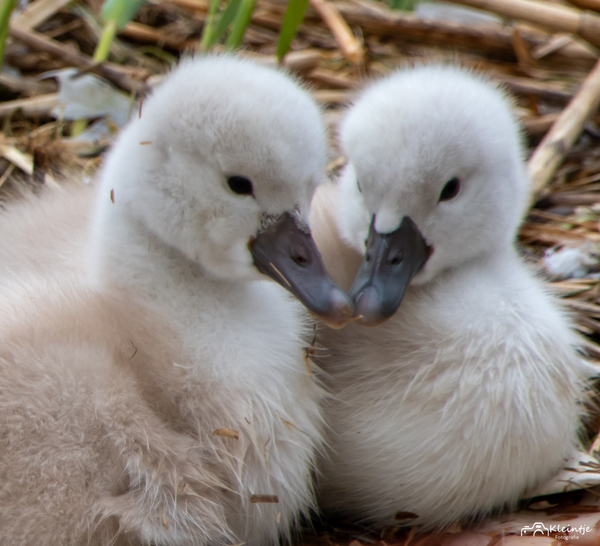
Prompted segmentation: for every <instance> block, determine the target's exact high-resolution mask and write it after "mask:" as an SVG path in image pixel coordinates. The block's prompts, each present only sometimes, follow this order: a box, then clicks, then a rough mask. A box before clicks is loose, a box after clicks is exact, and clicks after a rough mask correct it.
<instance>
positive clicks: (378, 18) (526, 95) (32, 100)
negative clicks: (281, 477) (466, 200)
mask: <svg viewBox="0 0 600 546" xmlns="http://www.w3.org/2000/svg"><path fill="white" fill-rule="evenodd" d="M99 1H100V0H88V1H87V3H86V4H83V3H80V4H69V3H68V2H67V1H65V0H35V1H34V2H33V3H32V4H30V6H29V7H28V8H27V9H26V10H25V11H24V12H22V13H21V14H20V15H19V16H18V17H16V18H15V19H14V20H13V23H12V26H11V38H10V39H9V43H8V45H7V50H6V65H7V67H8V68H11V69H17V70H18V71H19V73H18V74H15V73H13V72H9V71H8V70H4V71H2V72H1V73H0V100H1V101H2V102H0V117H1V118H2V121H3V130H2V134H0V202H5V206H10V203H8V201H10V199H12V198H13V196H14V195H15V193H19V192H23V191H29V190H35V189H36V188H39V187H40V186H42V185H52V184H61V183H64V182H63V180H64V179H65V177H67V178H73V173H75V174H76V177H77V178H78V179H80V178H82V177H83V178H89V177H91V176H92V175H93V173H94V171H95V170H96V168H97V167H98V165H99V164H100V163H101V160H102V156H101V152H102V151H103V150H104V149H105V148H106V146H107V145H109V144H110V138H108V139H105V140H103V141H100V142H91V141H74V140H73V139H71V138H70V137H69V134H70V133H69V132H70V129H71V124H70V122H65V121H60V120H58V121H57V120H54V119H53V118H52V117H51V116H50V110H51V108H52V107H53V106H55V105H56V103H57V97H56V91H57V89H56V85H55V83H54V82H53V80H38V79H37V76H38V75H39V74H40V73H42V72H45V71H48V70H54V69H58V68H64V67H67V66H75V67H77V68H80V69H82V70H85V71H89V72H93V73H96V74H99V75H102V76H104V77H105V78H107V79H109V80H110V81H111V82H112V83H113V84H114V85H116V86H118V87H120V88H121V89H123V90H125V91H127V92H128V93H138V94H139V93H143V91H144V90H145V89H146V88H147V87H148V86H150V85H151V83H152V81H153V77H154V76H156V75H160V74H162V73H164V72H165V71H166V70H167V69H168V65H169V63H170V62H174V61H175V60H176V59H177V58H178V57H179V56H180V55H182V54H184V53H185V52H186V51H190V50H193V49H195V48H196V47H197V44H198V40H199V36H200V33H201V30H202V27H203V24H204V21H205V18H206V12H207V7H208V0H156V1H153V2H150V3H148V4H146V5H145V6H144V7H143V8H142V10H141V11H140V13H139V14H138V17H137V18H136V20H135V22H132V23H130V24H129V25H128V26H127V28H125V30H124V31H122V32H121V33H120V34H119V40H118V41H117V42H116V43H115V44H114V45H113V47H112V49H111V62H108V63H104V64H102V65H95V64H94V63H93V62H92V59H91V55H92V53H93V49H94V46H95V43H96V41H97V40H98V36H99V32H100V31H99V28H98V26H97V23H96V22H95V18H94V17H93V15H92V14H93V13H97V12H98V11H99V7H100V6H99ZM457 3H461V4H470V5H479V6H483V7H485V8H486V9H489V10H491V11H496V12H498V13H500V14H501V15H502V18H501V19H497V20H495V21H487V22H481V23H473V22H470V23H464V22H460V21H458V22H457V21H453V20H450V19H447V18H444V19H435V20H430V19H424V18H420V17H418V16H417V15H415V14H412V13H404V12H392V11H390V10H388V9H387V8H385V6H384V5H383V4H380V3H374V2H370V1H368V0H346V1H341V0H340V1H338V0H311V7H310V8H309V11H308V14H307V17H306V19H305V22H304V24H303V25H302V26H301V28H300V32H299V35H298V36H297V38H296V39H295V41H294V43H293V45H292V49H293V51H292V52H291V53H290V54H288V56H287V58H286V61H285V65H286V66H287V67H288V68H289V70H291V71H292V72H294V73H296V74H297V75H298V76H299V77H300V78H301V79H303V80H304V81H305V82H306V83H307V84H308V85H309V86H311V87H312V90H313V93H314V96H315V97H316V99H317V100H318V101H319V102H320V103H321V104H322V106H323V108H324V110H325V115H326V119H327V120H328V122H329V123H330V124H331V125H332V127H333V126H335V124H336V123H337V121H338V120H339V118H340V116H341V115H342V113H343V111H344V109H345V108H346V105H347V103H348V102H349V101H350V100H351V98H352V96H353V94H354V92H355V90H356V89H357V88H360V86H361V85H362V83H363V81H364V79H365V78H370V77H377V76H379V75H381V74H385V73H387V72H388V71H389V70H390V69H392V68H394V67H397V66H401V65H404V64H407V63H414V62H421V61H426V60H429V59H437V60H440V59H442V60H447V59H450V60H453V61H458V62H460V63H461V64H463V65H466V66H469V67H473V68H474V69H477V70H481V71H484V72H486V73H488V74H489V75H490V77H491V78H492V79H494V80H496V81H498V82H500V83H501V84H502V85H504V86H505V87H506V88H507V90H508V91H509V92H511V93H512V94H513V95H514V96H515V108H516V111H517V114H518V116H519V117H520V119H521V120H522V124H523V128H524V133H525V136H526V141H527V144H528V148H529V154H530V156H531V159H530V163H529V169H530V173H531V175H532V196H533V199H532V201H533V202H534V204H533V206H532V209H531V211H530V214H529V216H528V218H527V220H526V222H525V223H524V225H523V227H522V230H521V234H520V240H521V243H522V244H523V247H524V249H525V252H526V254H527V255H528V257H529V258H530V259H531V260H532V261H534V262H538V263H540V271H541V272H542V274H543V268H542V267H541V261H540V260H541V258H542V256H543V254H544V252H545V251H546V250H547V249H549V248H551V247H555V246H558V247H560V246H581V245H584V244H585V245H586V246H585V247H583V250H582V256H583V257H584V258H585V259H586V260H587V261H588V262H589V263H588V264H587V266H586V268H585V270H584V271H583V273H582V275H583V277H582V278H578V279H570V278H567V279H558V280H553V281H550V279H549V283H548V286H549V288H550V289H551V290H553V291H554V292H556V293H557V294H558V295H559V296H561V297H562V298H563V299H562V301H563V302H564V304H565V306H566V307H567V309H569V310H570V311H571V312H572V313H573V316H574V319H575V322H576V324H577V328H578V329H579V330H580V331H581V332H582V333H583V334H584V335H585V336H586V340H587V342H588V356H589V358H590V360H591V361H592V362H594V363H595V364H597V365H599V366H600V345H599V343H600V281H599V279H598V277H599V276H600V275H599V272H600V232H599V225H600V129H599V127H598V125H597V124H596V122H597V121H598V120H600V116H599V115H598V113H597V112H596V110H597V106H598V102H599V101H600V64H599V63H598V59H599V58H600V52H599V50H598V48H597V47H596V46H598V45H600V38H599V36H600V33H599V32H597V29H600V26H598V24H599V22H600V2H599V1H598V0H577V1H575V0H573V1H572V3H571V4H569V3H567V2H566V1H559V0H557V1H556V2H553V1H550V0H468V1H467V0H464V1H458V0H457ZM577 6H580V7H581V8H587V9H591V10H597V11H587V12H586V11H582V9H580V8H578V7H577ZM284 8H285V2H284V1H283V0H259V2H258V8H257V9H256V11H255V13H254V16H253V19H252V25H251V27H250V29H249V31H248V32H247V35H246V38H245V50H244V52H243V54H244V55H251V56H254V57H257V58H259V59H261V60H262V61H263V62H265V63H270V64H274V62H275V57H274V52H275V42H276V37H277V31H278V28H279V25H280V24H281V20H282V14H283V10H284ZM586 39H587V40H588V41H586ZM592 44H595V45H592ZM332 134H333V133H332ZM332 159H333V161H332V164H331V166H330V168H331V171H332V172H334V171H335V170H336V169H337V168H338V167H339V166H340V164H341V163H342V162H343V160H340V159H339V158H332ZM1 236H2V235H1V234H0V237H1ZM589 428H590V442H591V441H593V440H594V438H595V436H596V432H597V431H598V429H599V428H600V419H598V418H597V417H594V416H592V418H590V421H589ZM233 432H235V431H222V432H220V434H224V435H226V434H229V433H233ZM216 433H218V431H215V434H216ZM599 446H600V441H598V440H597V439H596V441H595V442H594V444H593V446H592V447H591V449H590V453H591V454H596V453H597V450H598V448H599ZM589 465H590V466H588V470H590V471H597V470H598V467H597V466H596V467H595V468H594V467H593V465H594V463H589ZM261 502H265V501H264V500H262V501H261ZM270 502H273V500H272V499H271V500H270ZM542 518H543V519H544V521H553V522H556V524H557V525H561V526H565V525H569V524H570V525H571V526H572V527H573V528H576V527H579V526H580V525H585V526H587V527H588V528H590V531H586V530H585V529H584V532H582V533H579V534H578V535H577V536H579V538H578V539H577V542H576V544H578V545H580V546H581V545H584V544H597V543H599V542H598V541H600V536H599V535H600V533H599V531H598V530H597V529H596V527H597V525H598V522H599V521H600V495H599V493H598V491H594V490H592V491H591V492H587V493H583V492H573V493H568V494H564V495H561V496H557V497H551V498H549V499H548V500H546V501H542V502H537V503H536V504H533V505H531V506H529V507H528V508H527V509H525V510H524V511H522V512H519V513H518V514H516V515H513V516H506V517H504V518H500V519H489V520H487V521H485V522H483V523H480V524H478V525H471V526H467V527H466V528H465V529H461V528H460V527H456V528H453V529H451V530H449V531H448V532H446V533H443V534H441V535H436V536H432V535H426V536H421V535H419V534H415V529H404V530H393V529H392V530H387V531H385V532H384V533H383V534H377V533H374V532H371V531H370V530H368V529H362V528H356V529H349V528H347V527H344V528H342V529H338V528H336V527H335V526H333V525H332V524H328V523H318V525H317V526H318V527H319V531H315V532H312V531H307V532H306V533H305V539H304V540H305V544H306V545H308V544H319V545H331V544H340V545H342V544H343V545H346V544H352V546H358V544H378V545H380V546H385V545H386V544H387V545H389V546H392V545H403V546H409V545H410V546H417V545H432V546H437V545H440V546H442V545H444V546H450V545H457V546H459V545H473V546H475V545H482V546H483V545H488V546H492V545H497V544H518V543H520V542H521V541H524V543H527V544H553V543H554V544H557V543H558V542H559V541H560V540H561V539H560V538H559V537H562V536H566V535H567V534H568V533H565V532H563V531H556V532H552V533H550V536H545V537H543V538H539V537H537V538H535V539H533V538H531V537H528V538H523V537H521V536H520V530H521V528H522V527H523V526H525V525H532V524H533V523H534V522H535V521H539V520H541V519H542ZM592 529H593V530H592ZM575 534H577V533H575ZM571 535H573V533H572V532H571ZM573 538H574V537H573V536H571V539H573Z"/></svg>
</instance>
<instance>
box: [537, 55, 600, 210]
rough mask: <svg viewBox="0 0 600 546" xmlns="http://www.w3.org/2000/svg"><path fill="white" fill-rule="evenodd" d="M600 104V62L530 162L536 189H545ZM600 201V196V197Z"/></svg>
mask: <svg viewBox="0 0 600 546" xmlns="http://www.w3.org/2000/svg"><path fill="white" fill-rule="evenodd" d="M599 103H600V61H598V62H597V63H596V66H594V68H593V69H592V70H591V72H590V73H589V74H588V76H587V78H586V79H585V80H584V82H583V84H582V85H581V87H580V89H579V91H578V92H577V93H576V95H575V96H574V97H573V100H571V102H570V103H569V104H568V106H567V107H566V108H565V109H564V110H563V112H562V113H561V115H560V116H559V117H558V119H557V120H556V122H555V123H554V125H553V126H552V128H551V129H550V131H549V132H548V134H547V135H546V136H545V137H544V138H543V139H542V141H541V142H540V144H539V146H538V147H537V148H536V150H535V152H534V153H533V155H532V156H531V158H530V159H529V162H528V165H527V167H528V171H529V176H530V178H531V181H532V184H533V191H534V192H536V193H537V192H539V191H540V190H542V189H543V188H544V187H545V186H546V184H547V183H548V181H549V180H550V179H551V178H552V175H553V174H554V171H555V170H556V168H557V167H558V166H559V165H560V164H561V163H562V161H563V160H564V158H565V156H566V155H567V153H568V152H569V150H570V149H571V148H572V146H573V144H574V143H575V140H576V139H577V137H578V136H579V134H580V133H581V131H582V129H583V124H584V123H585V122H586V120H587V119H588V118H589V117H590V115H591V114H592V113H593V112H594V111H595V110H596V108H597V107H598V104H599ZM599 200H600V199H599Z"/></svg>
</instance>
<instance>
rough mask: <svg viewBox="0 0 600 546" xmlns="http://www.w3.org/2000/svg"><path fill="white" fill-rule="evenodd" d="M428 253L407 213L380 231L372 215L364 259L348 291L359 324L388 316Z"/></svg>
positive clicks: (397, 305)
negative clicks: (392, 227) (391, 227)
mask: <svg viewBox="0 0 600 546" xmlns="http://www.w3.org/2000/svg"><path fill="white" fill-rule="evenodd" d="M429 255H430V248H429V247H428V246H427V244H426V243H425V240H424V239H423V236H422V235H421V232H420V231H419V228H417V226H416V225H415V223H414V222H413V221H412V220H411V219H410V218H409V217H407V216H405V217H404V219H403V220H402V223H401V224H400V227H399V228H398V229H397V230H396V231H393V232H392V233H386V234H380V233H377V231H375V216H373V220H372V221H371V226H370V228H369V235H368V238H367V251H366V254H365V259H364V261H363V263H362V265H361V266H360V269H359V270H358V273H357V274H356V278H355V279H354V284H353V285H352V288H351V289H350V293H349V295H350V297H351V298H352V300H353V301H354V305H355V308H356V310H355V313H356V315H357V316H359V317H361V318H360V319H359V321H358V322H359V324H363V325H365V326H376V325H377V324H380V323H382V322H383V321H385V320H387V319H388V318H390V317H391V316H392V315H393V314H394V313H395V312H396V311H397V310H398V307H399V306H400V303H401V302H402V298H403V297H404V292H405V291H406V288H407V286H408V285H409V283H410V281H411V280H412V278H413V277H414V276H415V275H416V274H417V273H418V272H419V271H420V270H421V268H422V267H423V266H424V265H425V262H426V261H427V259H428V258H429Z"/></svg>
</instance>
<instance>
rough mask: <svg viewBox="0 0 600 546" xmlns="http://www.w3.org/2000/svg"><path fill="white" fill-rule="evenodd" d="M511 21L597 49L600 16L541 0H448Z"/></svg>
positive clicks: (599, 44) (599, 43)
mask: <svg viewBox="0 0 600 546" xmlns="http://www.w3.org/2000/svg"><path fill="white" fill-rule="evenodd" d="M450 1H451V2H454V3H455V4H462V5H465V6H470V7H473V8H479V9H483V10H487V11H491V12H493V13H497V14H498V15H502V16H504V17H508V18H510V19H518V20H522V21H529V22H530V23H534V24H536V25H540V26H542V27H545V28H549V29H552V30H555V31H559V32H570V33H572V34H576V35H577V36H580V37H581V38H583V39H584V40H587V41H588V42H590V43H591V44H594V45H596V46H600V15H597V14H594V13H592V12H590V11H581V10H579V9H577V8H571V7H569V6H562V5H559V4H552V3H550V2H543V1H541V0H450Z"/></svg>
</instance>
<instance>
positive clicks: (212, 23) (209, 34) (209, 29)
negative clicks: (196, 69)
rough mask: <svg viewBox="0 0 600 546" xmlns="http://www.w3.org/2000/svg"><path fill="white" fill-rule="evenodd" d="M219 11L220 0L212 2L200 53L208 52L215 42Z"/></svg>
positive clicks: (201, 40)
mask: <svg viewBox="0 0 600 546" xmlns="http://www.w3.org/2000/svg"><path fill="white" fill-rule="evenodd" d="M218 9H219V0H210V7H209V10H208V17H207V18H206V23H205V24H204V29H203V30H202V38H201V39H200V48H199V49H200V51H208V50H209V49H210V48H211V47H212V45H213V44H214V42H215V39H214V34H215V31H216V29H217V22H218V21H217V10H218Z"/></svg>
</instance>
